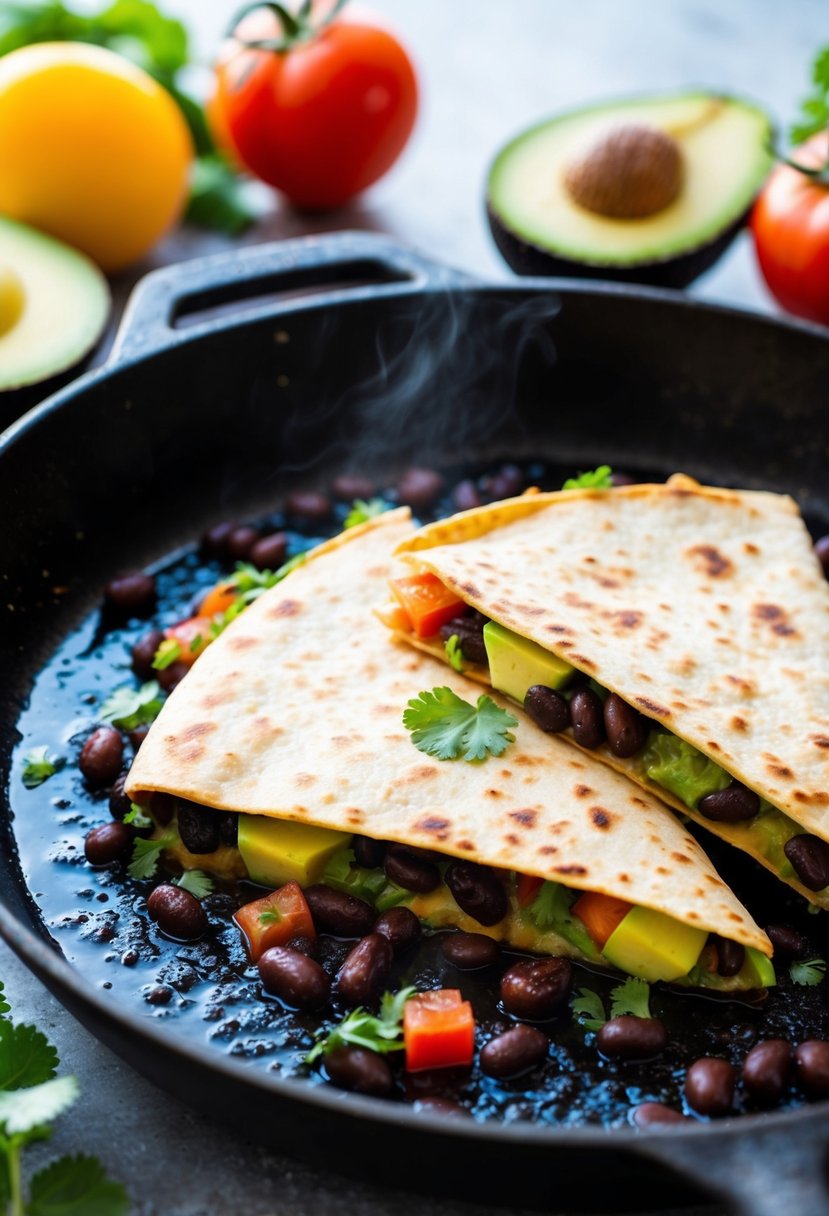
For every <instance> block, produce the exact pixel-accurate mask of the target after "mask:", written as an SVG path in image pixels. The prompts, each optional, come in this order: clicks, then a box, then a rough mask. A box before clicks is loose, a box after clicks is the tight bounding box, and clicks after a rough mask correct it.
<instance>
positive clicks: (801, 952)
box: [766, 925, 809, 959]
mask: <svg viewBox="0 0 829 1216" xmlns="http://www.w3.org/2000/svg"><path fill="white" fill-rule="evenodd" d="M766 933H767V934H768V937H769V941H770V942H771V944H772V945H773V946H774V955H775V958H777V957H778V956H779V957H780V958H782V959H791V958H805V957H806V955H807V954H808V953H809V943H808V942H807V941H806V938H805V937H804V936H803V934H802V933H798V931H797V929H792V927H791V926H790V925H766Z"/></svg>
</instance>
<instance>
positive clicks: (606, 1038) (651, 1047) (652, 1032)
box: [596, 1013, 668, 1060]
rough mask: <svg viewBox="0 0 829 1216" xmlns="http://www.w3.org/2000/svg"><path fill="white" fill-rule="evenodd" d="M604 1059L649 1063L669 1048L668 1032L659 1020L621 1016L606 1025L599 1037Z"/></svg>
mask: <svg viewBox="0 0 829 1216" xmlns="http://www.w3.org/2000/svg"><path fill="white" fill-rule="evenodd" d="M596 1046H597V1047H598V1049H599V1051H600V1052H601V1053H602V1055H603V1056H610V1057H611V1058H613V1059H618V1060H650V1059H652V1058H653V1056H658V1055H659V1053H660V1051H664V1050H665V1048H666V1047H667V1046H668V1032H667V1030H666V1029H665V1024H664V1022H661V1021H660V1020H659V1018H637V1017H635V1016H634V1015H633V1014H631V1013H623V1014H620V1015H619V1017H616V1018H611V1019H610V1021H609V1022H605V1024H604V1026H602V1028H601V1030H600V1031H599V1033H598V1034H597V1035H596Z"/></svg>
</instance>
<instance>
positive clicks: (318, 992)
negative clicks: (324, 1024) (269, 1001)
mask: <svg viewBox="0 0 829 1216" xmlns="http://www.w3.org/2000/svg"><path fill="white" fill-rule="evenodd" d="M258 966H259V977H260V979H261V980H262V983H263V985H264V987H265V991H266V992H270V993H271V995H272V996H278V997H279V999H280V1000H282V1001H284V1002H285V1004H286V1005H291V1006H292V1007H293V1008H294V1009H302V1010H305V1011H306V1012H310V1011H311V1010H314V1009H321V1008H322V1006H323V1005H324V1004H325V1003H326V1001H327V1000H328V998H329V996H330V995H331V981H330V980H329V978H328V976H327V975H326V974H325V972H324V971H323V969H322V967H321V966H320V965H319V963H318V962H316V961H315V960H314V959H312V958H309V957H308V955H307V954H302V953H301V952H300V951H299V950H292V949H291V948H290V947H289V946H271V948H270V949H269V950H266V951H265V953H264V954H263V955H262V957H261V958H260V959H259V963H258Z"/></svg>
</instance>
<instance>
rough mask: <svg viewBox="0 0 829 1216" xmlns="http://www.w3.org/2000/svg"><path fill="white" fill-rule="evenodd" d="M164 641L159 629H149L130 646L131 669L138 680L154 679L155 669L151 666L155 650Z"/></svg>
mask: <svg viewBox="0 0 829 1216" xmlns="http://www.w3.org/2000/svg"><path fill="white" fill-rule="evenodd" d="M163 641H164V634H163V633H162V632H161V630H160V629H151V630H150V631H149V633H145V634H144V635H143V637H140V638H139V639H138V641H137V642H136V643H135V645H134V646H133V648H132V669H133V671H134V672H135V674H136V675H137V676H138V678H139V680H154V679H155V678H156V670H155V668H154V667H153V659H154V658H155V652H156V651H157V650H158V648H159V646H160V645H161V643H162V642H163Z"/></svg>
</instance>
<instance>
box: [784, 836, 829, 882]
mask: <svg viewBox="0 0 829 1216" xmlns="http://www.w3.org/2000/svg"><path fill="white" fill-rule="evenodd" d="M783 852H784V853H785V854H786V857H787V858H788V859H789V861H790V862H791V864H792V866H793V867H794V871H795V873H796V874H797V877H798V878H799V879H800V881H801V882H802V883H803V885H804V887H808V888H809V890H810V891H822V890H823V888H824V887H825V886H827V885H829V844H827V843H826V841H825V840H821V839H820V837H819V836H810V835H809V834H808V833H806V832H803V833H802V834H801V835H799V836H792V837H791V839H790V840H787V841H786V843H785V844H784V845H783Z"/></svg>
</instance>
